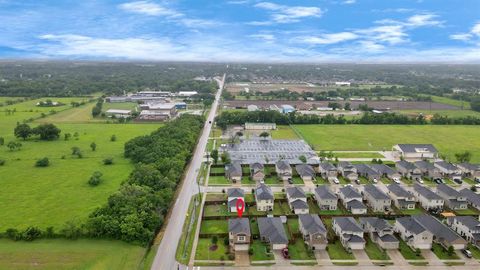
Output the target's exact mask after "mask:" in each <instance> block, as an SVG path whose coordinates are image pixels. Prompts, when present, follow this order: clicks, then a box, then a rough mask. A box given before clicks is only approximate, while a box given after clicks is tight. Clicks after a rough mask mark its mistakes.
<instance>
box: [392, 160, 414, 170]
mask: <svg viewBox="0 0 480 270" xmlns="http://www.w3.org/2000/svg"><path fill="white" fill-rule="evenodd" d="M395 165H396V166H401V167H403V168H405V169H407V170H409V171H412V170H415V169H416V168H417V167H416V166H415V164H413V163H411V162H408V161H406V160H400V161H397V163H395Z"/></svg>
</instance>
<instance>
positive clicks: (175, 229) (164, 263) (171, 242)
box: [151, 74, 225, 270]
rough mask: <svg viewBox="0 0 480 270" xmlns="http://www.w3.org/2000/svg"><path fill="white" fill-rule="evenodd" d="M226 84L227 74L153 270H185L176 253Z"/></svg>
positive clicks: (169, 222) (188, 169)
mask: <svg viewBox="0 0 480 270" xmlns="http://www.w3.org/2000/svg"><path fill="white" fill-rule="evenodd" d="M224 82H225V74H224V75H223V78H222V80H221V81H220V80H218V84H219V90H218V91H217V94H216V96H215V101H214V103H213V104H212V107H211V110H210V113H209V115H208V118H207V120H206V122H205V127H204V129H203V132H202V134H201V136H200V139H199V141H198V144H197V147H196V148H195V153H194V155H193V157H192V160H191V162H190V165H189V167H188V168H187V171H186V173H185V179H184V182H183V184H182V186H180V187H179V188H180V192H179V193H178V197H177V199H176V201H175V204H174V206H173V209H172V210H171V213H170V215H169V218H168V219H166V222H167V225H166V227H165V228H164V231H163V238H162V241H161V243H160V245H159V247H158V250H157V254H156V255H155V259H154V261H153V264H152V268H151V269H156V270H164V269H169V270H170V269H172V270H174V269H178V268H180V269H183V268H182V267H180V266H179V265H178V263H177V262H176V260H175V252H176V250H177V245H178V240H179V239H180V236H181V234H182V228H183V224H184V223H185V218H186V216H187V215H188V213H187V211H188V205H189V202H190V199H191V198H192V196H193V195H194V194H196V193H198V187H197V185H196V183H195V181H196V179H197V176H198V172H199V170H200V166H201V164H202V159H203V154H204V152H205V147H206V145H207V142H208V137H209V135H210V131H211V128H212V123H213V120H214V118H215V114H216V113H217V108H218V103H219V100H220V97H221V94H222V90H223V85H224Z"/></svg>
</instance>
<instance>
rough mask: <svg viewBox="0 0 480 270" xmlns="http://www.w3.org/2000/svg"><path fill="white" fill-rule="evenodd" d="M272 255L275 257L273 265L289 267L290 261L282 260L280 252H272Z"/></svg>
mask: <svg viewBox="0 0 480 270" xmlns="http://www.w3.org/2000/svg"><path fill="white" fill-rule="evenodd" d="M273 255H274V256H275V265H289V264H290V261H289V260H287V259H285V258H283V255H282V251H281V250H274V251H273Z"/></svg>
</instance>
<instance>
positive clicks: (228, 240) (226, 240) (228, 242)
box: [223, 237, 230, 246]
mask: <svg viewBox="0 0 480 270" xmlns="http://www.w3.org/2000/svg"><path fill="white" fill-rule="evenodd" d="M229 244H230V239H228V237H225V238H223V245H225V246H228V245H229Z"/></svg>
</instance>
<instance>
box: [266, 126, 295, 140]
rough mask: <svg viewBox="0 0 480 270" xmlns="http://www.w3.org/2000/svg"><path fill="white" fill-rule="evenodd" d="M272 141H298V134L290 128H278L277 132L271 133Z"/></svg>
mask: <svg viewBox="0 0 480 270" xmlns="http://www.w3.org/2000/svg"><path fill="white" fill-rule="evenodd" d="M271 135H272V139H288V140H296V139H298V136H297V134H296V133H295V132H294V131H293V129H291V128H290V127H289V126H277V129H276V130H273V131H272V132H271Z"/></svg>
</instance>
